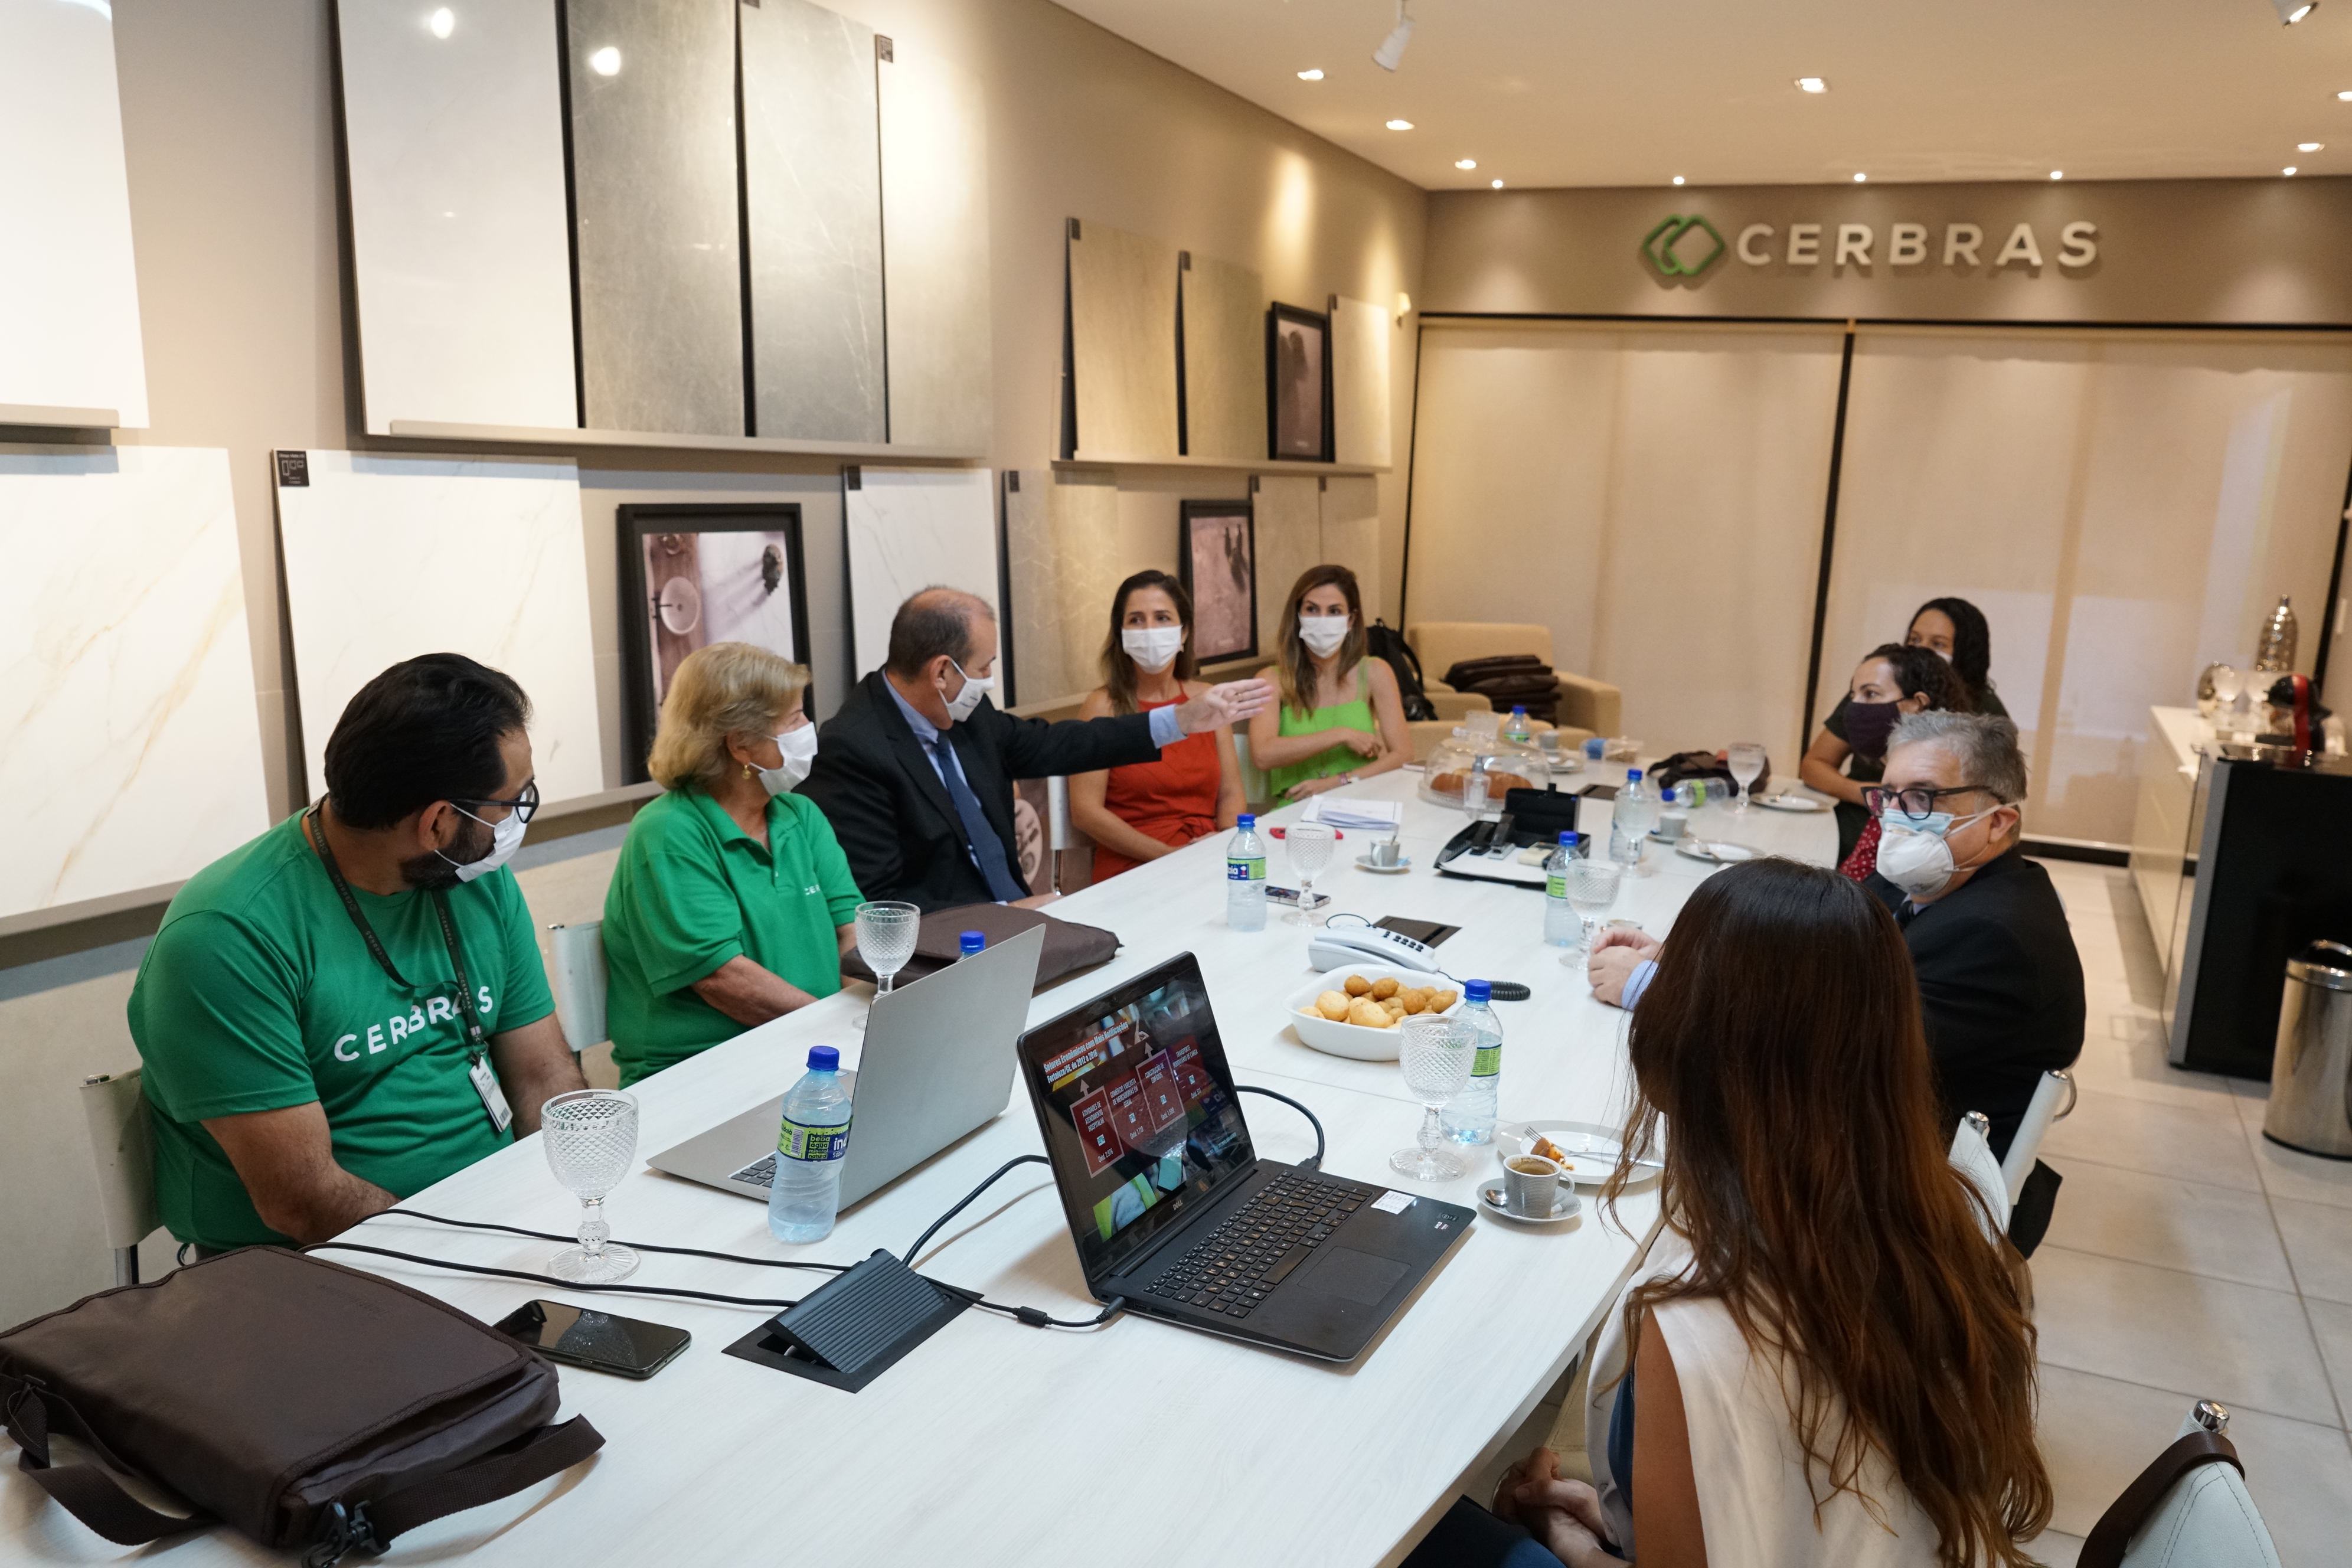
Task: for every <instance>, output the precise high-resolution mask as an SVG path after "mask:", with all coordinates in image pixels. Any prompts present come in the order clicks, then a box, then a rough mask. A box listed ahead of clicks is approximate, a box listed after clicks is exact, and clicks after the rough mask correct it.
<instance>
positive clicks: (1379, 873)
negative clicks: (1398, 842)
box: [1356, 855, 1412, 877]
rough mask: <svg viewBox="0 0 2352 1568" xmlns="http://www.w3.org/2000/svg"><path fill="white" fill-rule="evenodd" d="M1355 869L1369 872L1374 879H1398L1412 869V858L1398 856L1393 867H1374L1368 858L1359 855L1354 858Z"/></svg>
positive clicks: (1367, 856)
mask: <svg viewBox="0 0 2352 1568" xmlns="http://www.w3.org/2000/svg"><path fill="white" fill-rule="evenodd" d="M1356 868H1357V869H1359V870H1362V871H1370V873H1371V874H1372V875H1373V876H1375V877H1400V876H1402V875H1403V874H1404V873H1405V872H1407V871H1410V870H1412V856H1410V855H1400V856H1398V857H1397V863H1396V864H1395V865H1393V866H1375V865H1373V864H1372V858H1371V857H1370V856H1369V855H1359V856H1357V857H1356Z"/></svg>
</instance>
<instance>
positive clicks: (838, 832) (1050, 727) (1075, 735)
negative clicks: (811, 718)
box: [800, 588, 1274, 913]
mask: <svg viewBox="0 0 2352 1568" xmlns="http://www.w3.org/2000/svg"><path fill="white" fill-rule="evenodd" d="M995 686H996V613H995V612H994V611H993V610H992V609H990V608H989V606H988V601H987V600H985V599H982V598H981V597H979V596H978V595H973V594H967V593H964V592H962V591H961V590H959V589H955V588H926V589H924V590H923V591H922V592H921V593H919V594H917V595H914V596H913V597H912V598H910V599H908V601H907V602H906V603H905V604H903V605H899V606H898V615H897V616H895V617H894V618H893V619H892V620H891V622H890V651H889V656H888V657H887V658H886V659H885V660H884V662H883V666H882V668H880V669H877V670H876V671H874V672H873V673H872V674H871V675H868V676H867V677H866V679H863V680H861V681H859V682H858V683H857V684H856V686H855V687H854V688H852V689H851V690H850V693H849V700H847V701H846V702H845V703H843V704H842V708H841V711H840V712H838V713H836V714H835V715H834V716H833V717H832V718H831V719H829V720H827V721H825V723H824V726H823V728H822V730H821V731H820V736H821V739H820V742H819V744H818V747H817V753H816V761H815V763H814V765H813V766H812V767H811V769H810V771H809V776H808V780H807V782H806V783H804V784H802V785H801V787H800V793H801V794H803V795H806V796H808V797H809V798H810V799H811V800H814V802H816V804H817V805H819V806H820V807H821V808H823V810H824V815H825V818H826V820H827V821H829V822H831V823H832V824H833V831H834V836H835V837H837V838H838V839H840V841H841V847H842V849H843V851H844V852H845V853H846V854H847V855H848V857H849V868H850V870H851V871H852V872H853V873H854V874H855V875H856V879H857V886H858V887H859V888H860V889H862V890H863V891H864V892H865V894H866V897H867V898H869V899H893V900H904V901H906V902H908V903H911V904H917V905H919V906H920V907H921V908H922V910H924V912H926V913H929V911H931V910H943V909H953V908H955V907H957V906H958V905H961V904H984V903H1024V904H1034V903H1041V902H1044V901H1045V899H1044V898H1043V897H1041V896H1033V895H1032V893H1031V890H1030V889H1029V888H1027V887H1026V886H1025V885H1024V884H1023V883H1022V881H1021V879H1020V878H1019V875H1018V874H1017V873H1016V872H1015V871H1014V870H1013V850H1014V843H1013V780H1015V779H1026V778H1047V777H1051V776H1053V775H1055V774H1057V773H1093V772H1095V771H1097V770H1098V769H1103V768H1113V767H1118V766H1120V765H1122V764H1124V763H1148V762H1150V761H1151V760H1152V759H1153V758H1154V757H1156V756H1158V755H1159V754H1160V748H1161V747H1162V746H1168V745H1172V744H1174V743H1175V742H1177V741H1178V740H1180V739H1181V738H1182V737H1183V736H1186V735H1191V734H1197V733H1199V732H1200V731H1204V730H1214V729H1218V728H1220V727H1222V726H1225V725H1229V724H1233V723H1234V722H1237V721H1241V720H1245V719H1247V718H1249V717H1250V716H1251V715H1252V714H1254V713H1255V712H1257V711H1258V710H1260V709H1262V708H1264V707H1265V705H1266V704H1267V703H1268V702H1270V701H1272V700H1274V690H1273V689H1272V688H1271V687H1269V686H1267V685H1266V684H1265V682H1264V681H1261V680H1235V681H1229V682H1227V683H1225V684H1224V685H1222V686H1212V687H1211V688H1209V689H1207V690H1206V691H1204V692H1202V693H1201V695H1199V696H1198V697H1193V698H1190V699H1188V700H1185V701H1183V702H1180V703H1176V704H1173V705H1171V706H1170V707H1166V708H1154V709H1152V710H1150V711H1149V712H1144V713H1121V714H1115V715H1112V716H1110V717H1108V718H1102V719H1069V720H1065V721H1062V722H1061V723H1058V724H1048V723H1046V722H1045V721H1043V720H1038V719H1020V718H1015V717H1013V715H1012V714H1009V713H1006V712H1004V711H1003V710H1001V709H999V708H998V707H997V705H996V704H995V703H994V702H992V700H990V697H991V694H992V692H993V691H994V689H995Z"/></svg>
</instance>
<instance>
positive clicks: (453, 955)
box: [307, 800, 483, 1054]
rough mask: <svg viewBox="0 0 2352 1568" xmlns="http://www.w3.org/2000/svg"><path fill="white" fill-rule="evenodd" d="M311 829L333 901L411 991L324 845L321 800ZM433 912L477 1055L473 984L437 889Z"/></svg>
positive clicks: (446, 900) (401, 984) (478, 1025)
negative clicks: (339, 902)
mask: <svg viewBox="0 0 2352 1568" xmlns="http://www.w3.org/2000/svg"><path fill="white" fill-rule="evenodd" d="M307 820H308V821H309V823H310V843H311V847H313V848H315V849H316V850H317V851H318V854H319V863H320V865H322V866H324V867H325V868H327V880H329V881H330V882H332V883H333V884H334V885H335V895H336V897H338V898H340V899H341V900H343V912H344V913H345V914H347V915H349V916H351V917H352V924H353V925H354V926H357V927H358V928H359V933H360V940H361V941H362V942H366V943H367V950H368V956H369V957H371V958H373V959H374V960H375V962H376V967H378V968H379V969H382V970H383V972H384V973H385V975H386V976H388V977H389V978H390V979H391V981H392V983H393V984H394V985H397V986H399V987H400V988H401V989H402V990H404V991H414V990H415V989H416V987H415V986H414V985H412V984H409V982H408V980H407V979H406V978H405V977H404V975H402V973H400V971H399V970H398V969H397V968H395V967H394V965H393V962H392V954H390V953H388V952H385V951H384V950H383V941H382V939H381V938H379V937H378V936H377V935H376V934H375V928H374V927H373V926H372V925H370V924H368V919H367V916H366V915H364V914H362V913H361V912H360V901H359V900H357V899H355V898H353V897H352V885H351V884H350V883H349V882H347V881H345V880H344V879H343V868H341V866H338V865H336V864H335V852H334V850H332V849H331V848H330V847H328V845H327V824H326V802H325V801H323V800H321V801H320V803H319V804H318V805H314V806H312V807H311V808H310V812H309V813H308V814H307ZM433 912H434V913H435V914H436V915H438V916H439V917H440V919H441V941H442V942H443V943H444V944H445V945H446V947H447V948H448V949H449V966H450V967H451V968H452V969H454V970H456V971H457V1016H458V1018H459V1019H460V1020H461V1021H462V1022H463V1023H464V1024H465V1026H466V1042H467V1046H468V1047H470V1048H471V1049H472V1050H473V1051H475V1052H476V1053H477V1054H478V1053H479V1052H480V1050H481V1049H482V1046H483V1040H482V1026H481V1022H480V1019H479V1018H478V1016H476V1013H475V1009H474V986H473V983H472V982H471V981H469V980H468V979H467V977H466V953H465V950H464V949H463V948H461V947H460V946H458V944H457V922H456V921H452V920H451V919H450V918H449V896H448V895H447V894H446V893H445V892H443V891H442V890H441V889H438V888H436V889H433Z"/></svg>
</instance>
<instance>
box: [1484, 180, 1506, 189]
mask: <svg viewBox="0 0 2352 1568" xmlns="http://www.w3.org/2000/svg"><path fill="white" fill-rule="evenodd" d="M1487 184H1491V185H1493V186H1494V187H1495V188H1496V190H1498V191H1499V190H1501V189H1502V188H1503V182H1502V181H1500V180H1489V181H1488V182H1487Z"/></svg>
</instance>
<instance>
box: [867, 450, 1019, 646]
mask: <svg viewBox="0 0 2352 1568" xmlns="http://www.w3.org/2000/svg"><path fill="white" fill-rule="evenodd" d="M841 512H842V526H843V531H844V533H845V537H846V545H847V552H848V559H849V639H850V652H851V655H852V661H853V662H854V663H855V665H856V668H857V673H858V674H859V675H860V676H861V677H862V676H864V675H865V674H866V671H868V670H872V669H878V668H881V665H882V657H883V655H884V654H886V653H887V652H888V651H889V647H890V619H891V617H892V616H896V615H897V614H898V606H899V605H902V604H904V603H905V602H906V601H907V598H908V595H912V594H914V593H916V592H917V591H918V590H920V589H923V588H928V587H930V586H932V585H933V584H943V585H945V586H947V587H950V588H961V589H962V590H963V591H964V592H966V593H968V594H977V595H980V596H981V597H982V598H983V599H985V600H987V601H988V603H989V605H990V606H991V607H992V608H993V607H994V606H995V605H996V602H997V593H996V475H995V473H994V472H993V471H992V470H991V469H987V468H865V469H861V470H859V471H858V488H857V489H846V488H845V489H844V491H843V494H842V499H841Z"/></svg>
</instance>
